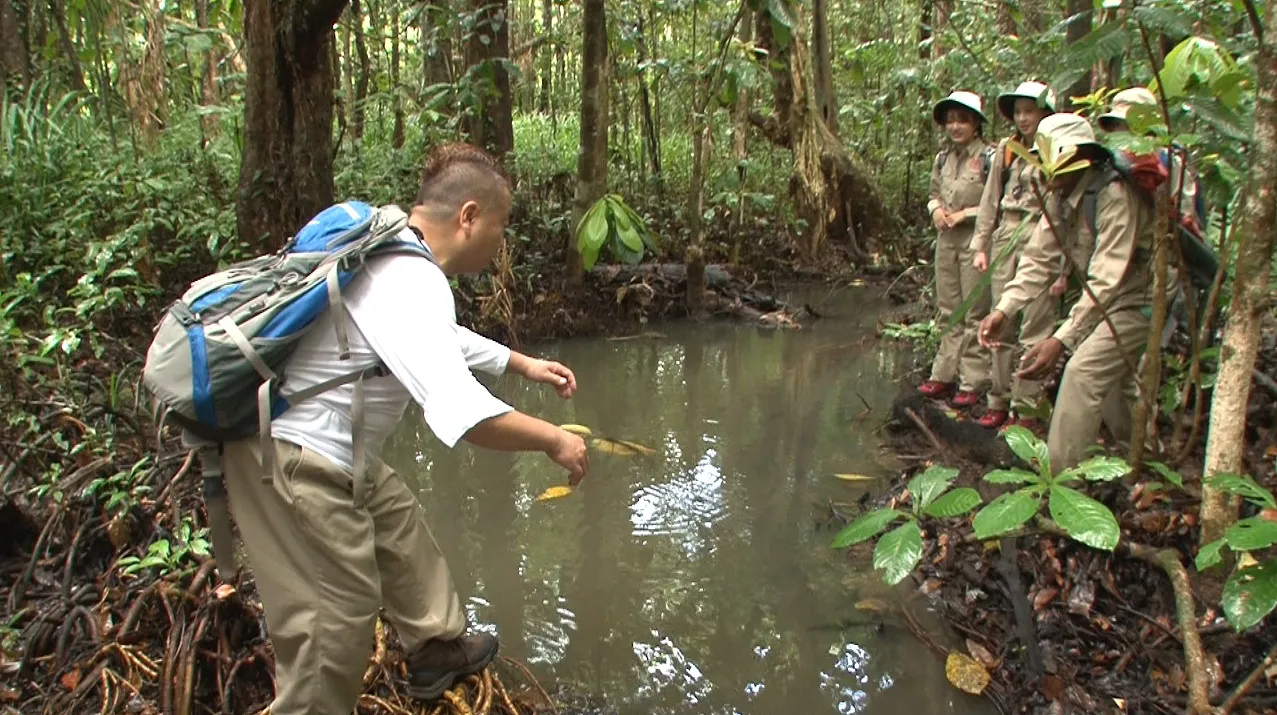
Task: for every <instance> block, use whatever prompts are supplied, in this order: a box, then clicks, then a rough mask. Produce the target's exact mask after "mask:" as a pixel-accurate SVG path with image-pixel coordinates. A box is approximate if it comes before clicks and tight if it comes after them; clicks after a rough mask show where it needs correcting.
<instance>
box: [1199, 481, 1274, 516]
mask: <svg viewBox="0 0 1277 715" xmlns="http://www.w3.org/2000/svg"><path fill="white" fill-rule="evenodd" d="M1203 484H1205V485H1206V486H1208V487H1210V488H1211V489H1218V490H1219V491H1223V492H1228V493H1229V494H1237V495H1239V496H1243V497H1246V498H1247V499H1249V500H1251V501H1252V502H1254V503H1256V504H1259V505H1260V506H1266V507H1268V508H1269V509H1277V501H1275V500H1274V499H1273V495H1272V492H1270V491H1268V490H1267V489H1265V488H1263V487H1261V486H1259V485H1258V484H1256V483H1255V480H1254V479H1251V478H1250V477H1249V476H1245V477H1239V476H1237V475H1236V474H1217V475H1215V476H1213V477H1211V478H1209V479H1207V480H1205V481H1204V482H1203Z"/></svg>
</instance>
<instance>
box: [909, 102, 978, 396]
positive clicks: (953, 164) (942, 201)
mask: <svg viewBox="0 0 1277 715" xmlns="http://www.w3.org/2000/svg"><path fill="white" fill-rule="evenodd" d="M982 110H983V106H982V102H981V101H980V96H979V95H977V94H973V93H971V92H965V91H956V92H953V93H952V94H950V95H949V96H948V97H945V98H944V99H942V100H940V101H939V102H937V103H936V106H935V109H934V111H933V112H932V117H933V118H934V119H935V121H936V124H938V125H940V126H941V127H943V128H944V129H945V132H946V134H947V135H948V140H949V144H948V146H946V147H945V148H944V149H942V150H941V151H940V153H939V154H937V155H936V161H935V163H934V164H933V165H932V167H931V193H930V201H928V202H927V211H928V212H930V214H931V221H932V223H933V224H934V225H935V227H936V255H935V271H936V306H937V308H938V309H939V311H940V322H941V323H947V322H948V321H949V318H950V316H951V315H953V311H955V310H957V308H958V306H960V305H962V302H963V301H964V300H966V298H967V296H969V295H970V294H971V293H972V292H973V291H974V290H976V287H977V285H978V283H979V281H980V273H979V272H978V271H976V270H975V268H974V267H973V265H972V262H971V253H970V250H969V248H968V246H969V244H970V242H971V232H972V230H973V229H974V225H975V216H976V212H977V210H978V208H979V204H980V196H981V194H982V192H983V190H984V176H985V173H986V171H987V167H988V165H989V163H990V161H991V160H992V158H991V152H992V147H990V146H989V145H988V144H987V143H986V142H985V141H984V137H983V134H984V132H983V126H984V124H985V122H986V121H987V119H986V118H985V116H984V112H983V111H982ZM988 309H989V301H988V298H987V297H985V298H983V299H981V300H980V301H979V302H977V304H976V305H973V306H972V307H971V308H970V309H969V310H968V311H967V314H966V316H965V317H964V318H963V320H962V321H960V322H959V323H958V324H957V325H955V326H954V327H953V329H952V330H949V331H946V332H945V334H944V336H943V337H942V338H941V340H940V350H939V352H938V353H937V354H936V358H935V361H934V362H933V363H932V365H931V377H930V378H929V379H928V380H926V381H925V382H923V383H922V385H920V386H919V387H918V390H919V391H920V392H921V393H922V394H924V395H926V396H928V397H943V396H945V395H947V394H948V393H950V392H951V391H952V390H953V389H954V386H955V384H956V386H957V388H958V393H957V395H956V396H955V397H954V404H957V405H959V406H968V405H971V404H974V403H976V402H977V401H979V399H980V398H979V393H978V390H981V389H983V388H984V385H985V383H986V382H987V381H988V367H987V364H986V362H985V360H984V358H983V356H982V354H981V352H982V351H981V349H980V346H979V341H978V339H977V337H976V334H975V329H976V325H977V324H978V323H979V321H980V318H982V317H984V314H985V312H986V311H988Z"/></svg>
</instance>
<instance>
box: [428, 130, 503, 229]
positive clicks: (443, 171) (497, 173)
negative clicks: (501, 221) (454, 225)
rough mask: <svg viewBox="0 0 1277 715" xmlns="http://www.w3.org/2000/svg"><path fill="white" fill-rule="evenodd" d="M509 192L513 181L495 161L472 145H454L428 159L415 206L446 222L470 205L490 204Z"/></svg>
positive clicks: (444, 147)
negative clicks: (497, 197)
mask: <svg viewBox="0 0 1277 715" xmlns="http://www.w3.org/2000/svg"><path fill="white" fill-rule="evenodd" d="M509 191H510V177H509V175H508V174H506V171H505V168H504V167H503V166H502V165H501V162H500V161H499V160H498V159H497V158H496V157H494V156H492V155H491V154H489V153H488V152H486V151H484V150H483V149H480V148H479V147H476V146H474V145H473V144H466V143H464V142H454V143H450V144H442V145H440V146H437V147H435V148H434V149H433V150H431V152H430V153H429V154H428V155H427V156H426V165H425V167H424V168H423V169H422V171H421V186H420V188H419V189H418V190H417V203H416V205H417V206H421V207H423V208H425V209H426V210H427V211H429V212H431V213H432V214H436V215H437V216H439V217H440V218H443V217H445V216H450V215H451V214H453V213H455V212H456V211H457V210H459V209H460V208H461V206H462V204H464V203H465V202H467V201H471V200H478V201H479V202H480V204H488V203H491V202H493V201H494V200H495V198H496V196H497V195H498V194H500V193H508V192H509Z"/></svg>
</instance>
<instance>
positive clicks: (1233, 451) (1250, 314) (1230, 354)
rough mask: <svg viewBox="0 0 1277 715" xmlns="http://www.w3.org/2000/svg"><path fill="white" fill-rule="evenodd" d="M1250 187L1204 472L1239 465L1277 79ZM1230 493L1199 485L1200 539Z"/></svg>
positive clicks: (1276, 69) (1269, 58)
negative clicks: (1200, 490)
mask: <svg viewBox="0 0 1277 715" xmlns="http://www.w3.org/2000/svg"><path fill="white" fill-rule="evenodd" d="M1267 6H1268V11H1267V17H1269V18H1275V17H1277V0H1268V3H1267ZM1255 69H1256V71H1257V72H1258V76H1260V77H1273V76H1277V32H1275V31H1273V30H1269V31H1268V32H1265V33H1264V41H1263V43H1262V44H1261V46H1260V50H1259V57H1258V59H1257V61H1256V68H1255ZM1250 156H1251V157H1253V159H1252V162H1253V163H1252V165H1251V176H1250V186H1249V190H1248V191H1247V192H1246V203H1245V205H1244V208H1243V209H1242V213H1241V217H1240V218H1241V220H1242V224H1241V225H1240V226H1239V227H1238V228H1239V229H1240V233H1239V234H1238V238H1237V242H1238V243H1237V267H1236V276H1235V277H1234V279H1233V297H1232V302H1231V303H1230V304H1229V308H1228V325H1227V326H1226V327H1225V328H1224V343H1223V348H1222V350H1221V352H1220V361H1219V362H1220V364H1219V377H1218V378H1217V380H1216V382H1215V395H1214V400H1213V402H1212V403H1211V411H1210V430H1209V432H1208V433H1207V440H1206V471H1205V473H1206V476H1208V477H1209V476H1216V475H1219V474H1237V475H1241V474H1244V473H1245V472H1246V465H1245V462H1244V460H1243V455H1244V452H1245V448H1246V412H1247V405H1248V404H1249V402H1250V387H1251V384H1250V383H1251V373H1252V372H1253V371H1254V368H1255V357H1256V355H1258V353H1259V343H1260V320H1261V318H1262V317H1263V314H1264V312H1265V311H1266V310H1268V308H1269V307H1270V306H1271V301H1272V297H1271V295H1270V294H1269V293H1268V288H1269V284H1268V280H1269V271H1270V270H1271V267H1272V258H1273V240H1274V238H1275V237H1277V83H1273V82H1261V83H1259V87H1258V91H1257V101H1256V105H1255V130H1254V144H1253V145H1252V146H1251V148H1250ZM1237 507H1238V502H1237V498H1236V497H1230V496H1229V495H1228V494H1227V493H1225V492H1221V491H1216V490H1214V489H1210V488H1208V487H1204V488H1203V489H1202V543H1203V544H1205V543H1210V542H1211V541H1214V540H1216V539H1218V538H1220V537H1222V536H1223V535H1224V531H1225V529H1227V528H1228V527H1229V525H1230V524H1232V522H1233V521H1234V520H1235V519H1236V518H1237Z"/></svg>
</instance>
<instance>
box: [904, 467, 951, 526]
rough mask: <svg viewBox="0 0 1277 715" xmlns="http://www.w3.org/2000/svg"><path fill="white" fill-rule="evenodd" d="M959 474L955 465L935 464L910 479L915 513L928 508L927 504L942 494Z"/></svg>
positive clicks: (910, 491) (910, 490)
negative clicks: (943, 465)
mask: <svg viewBox="0 0 1277 715" xmlns="http://www.w3.org/2000/svg"><path fill="white" fill-rule="evenodd" d="M957 476H958V470H956V469H954V468H953V467H942V466H940V465H938V464H933V465H932V466H930V467H927V469H926V471H924V472H923V473H922V474H919V475H918V476H916V477H914V478H913V479H911V480H909V493H910V494H912V495H913V511H914V513H915V514H917V513H919V512H921V511H922V510H923V509H926V508H927V505H928V504H930V503H931V502H932V501H934V500H935V498H936V497H938V496H940V494H941V493H942V492H944V490H945V489H948V488H949V485H950V484H951V483H952V482H953V480H954V479H955V478H956V477H957Z"/></svg>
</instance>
